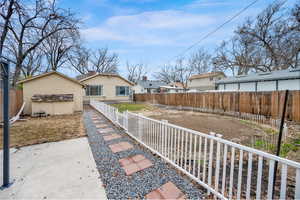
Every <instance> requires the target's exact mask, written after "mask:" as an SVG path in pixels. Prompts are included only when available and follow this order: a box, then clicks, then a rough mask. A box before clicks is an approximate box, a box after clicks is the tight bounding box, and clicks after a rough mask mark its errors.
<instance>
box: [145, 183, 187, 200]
mask: <svg viewBox="0 0 300 200" xmlns="http://www.w3.org/2000/svg"><path fill="white" fill-rule="evenodd" d="M146 199H186V196H185V195H184V194H183V193H182V191H181V190H180V189H178V188H177V187H176V185H174V183H172V182H170V181H169V182H167V183H166V184H164V185H162V186H161V187H160V188H158V189H156V190H153V191H152V192H150V193H149V194H147V195H146Z"/></svg>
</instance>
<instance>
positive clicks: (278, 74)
mask: <svg viewBox="0 0 300 200" xmlns="http://www.w3.org/2000/svg"><path fill="white" fill-rule="evenodd" d="M287 79H300V68H296V69H290V70H278V71H273V72H264V73H256V74H250V75H240V76H234V77H227V78H225V79H221V80H219V81H216V83H217V84H221V83H241V82H253V81H272V80H287Z"/></svg>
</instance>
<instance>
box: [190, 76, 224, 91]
mask: <svg viewBox="0 0 300 200" xmlns="http://www.w3.org/2000/svg"><path fill="white" fill-rule="evenodd" d="M224 77H225V74H224V73H223V72H209V73H205V74H196V75H193V76H191V77H190V78H189V80H188V82H187V88H188V89H189V90H193V91H203V90H215V89H216V81H218V80H220V79H222V78H224Z"/></svg>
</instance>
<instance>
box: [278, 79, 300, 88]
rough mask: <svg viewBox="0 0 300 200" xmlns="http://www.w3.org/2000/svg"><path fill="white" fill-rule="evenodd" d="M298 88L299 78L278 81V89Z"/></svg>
mask: <svg viewBox="0 0 300 200" xmlns="http://www.w3.org/2000/svg"><path fill="white" fill-rule="evenodd" d="M287 89H289V90H300V79H294V80H280V81H278V90H287Z"/></svg>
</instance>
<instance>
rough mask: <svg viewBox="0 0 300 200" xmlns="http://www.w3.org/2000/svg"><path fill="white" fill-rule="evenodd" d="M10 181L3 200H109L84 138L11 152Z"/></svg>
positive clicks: (1, 152)
mask: <svg viewBox="0 0 300 200" xmlns="http://www.w3.org/2000/svg"><path fill="white" fill-rule="evenodd" d="M0 159H1V161H0V163H1V167H0V168H1V172H0V176H1V177H0V178H1V180H0V183H1V185H2V160H3V151H2V150H1V151H0ZM11 179H12V180H13V179H14V183H13V185H12V186H10V187H9V188H7V189H4V190H2V191H0V199H46V198H47V199H106V194H105V189H104V188H103V186H102V183H101V180H100V178H99V173H98V170H97V169H96V164H95V161H94V158H93V155H92V153H91V150H90V146H89V143H88V140H87V138H85V137H84V138H79V139H72V140H65V141H61V142H52V143H45V144H39V145H32V146H28V147H23V148H21V149H11Z"/></svg>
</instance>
